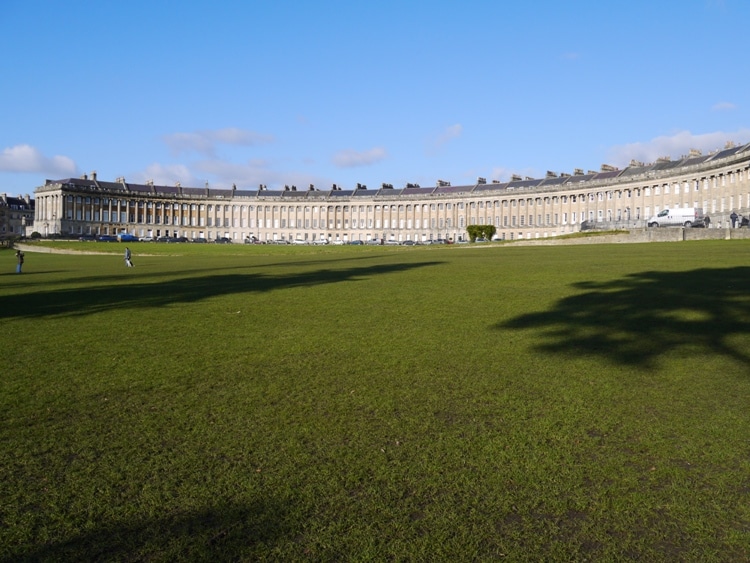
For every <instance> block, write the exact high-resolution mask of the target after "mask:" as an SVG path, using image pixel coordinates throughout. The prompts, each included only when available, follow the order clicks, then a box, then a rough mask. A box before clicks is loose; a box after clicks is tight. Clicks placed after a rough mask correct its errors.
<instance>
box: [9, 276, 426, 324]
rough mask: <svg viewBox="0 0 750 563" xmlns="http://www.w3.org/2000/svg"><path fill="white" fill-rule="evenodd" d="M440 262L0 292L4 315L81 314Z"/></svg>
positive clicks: (345, 278)
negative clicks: (16, 292)
mask: <svg viewBox="0 0 750 563" xmlns="http://www.w3.org/2000/svg"><path fill="white" fill-rule="evenodd" d="M437 264H440V262H421V263H407V264H381V265H373V266H362V267H358V268H344V269H338V270H335V269H334V270H328V269H325V270H317V271H312V272H302V273H294V274H289V275H274V276H271V275H265V274H263V273H257V274H236V273H235V274H219V275H210V276H200V275H198V274H197V273H195V275H192V276H189V277H184V278H179V279H173V280H169V281H166V282H161V283H145V282H141V283H132V282H133V279H130V280H128V281H129V282H130V283H127V284H123V285H113V284H111V283H108V284H106V285H101V286H95V287H85V288H81V287H77V288H70V289H57V290H52V291H48V290H43V291H32V292H28V293H23V294H19V295H4V296H0V318H14V317H20V318H24V317H25V318H35V317H46V316H51V315H65V316H81V315H90V314H94V313H99V312H102V311H110V310H112V309H125V308H143V307H163V306H167V305H172V304H175V303H191V302H195V301H200V300H202V299H207V298H210V297H215V296H217V295H228V294H234V293H255V292H266V291H271V290H278V289H286V288H290V287H300V286H304V287H313V286H317V285H322V284H331V283H339V282H347V281H359V280H363V279H366V278H369V277H372V276H377V275H381V274H392V273H396V272H405V271H408V270H412V269H414V268H422V267H427V266H434V265H437Z"/></svg>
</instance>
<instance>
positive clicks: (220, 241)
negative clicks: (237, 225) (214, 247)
mask: <svg viewBox="0 0 750 563" xmlns="http://www.w3.org/2000/svg"><path fill="white" fill-rule="evenodd" d="M214 242H215V243H216V244H232V239H230V238H227V237H219V238H217V239H216V240H214Z"/></svg>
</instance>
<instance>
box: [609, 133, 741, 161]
mask: <svg viewBox="0 0 750 563" xmlns="http://www.w3.org/2000/svg"><path fill="white" fill-rule="evenodd" d="M748 139H750V129H740V130H738V131H734V132H722V131H716V132H714V133H704V134H702V135H695V134H693V133H691V132H690V131H680V132H679V133H675V134H674V135H671V136H666V135H665V136H661V137H656V138H654V139H651V140H650V141H647V142H643V143H630V144H627V145H619V146H615V147H612V148H611V149H610V150H609V151H608V153H607V158H608V161H609V162H608V163H609V164H612V165H615V166H619V167H625V166H627V165H628V164H629V163H630V161H631V160H632V159H634V160H638V161H641V162H654V161H655V160H656V159H657V158H659V157H662V156H669V157H671V158H672V159H677V158H679V157H680V156H682V155H685V154H688V153H689V152H690V149H699V150H700V151H702V152H703V154H707V153H709V152H711V151H714V150H717V149H723V148H724V146H725V144H726V143H727V141H734V142H736V143H746V142H747V141H748Z"/></svg>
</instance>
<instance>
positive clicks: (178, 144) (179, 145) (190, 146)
mask: <svg viewBox="0 0 750 563" xmlns="http://www.w3.org/2000/svg"><path fill="white" fill-rule="evenodd" d="M163 139H164V142H165V143H166V144H167V146H168V147H169V149H170V150H171V151H172V153H173V154H181V153H184V152H197V153H201V154H205V155H209V156H213V155H214V154H215V153H216V146H217V145H233V146H254V145H262V144H267V143H271V142H273V140H274V138H273V136H271V135H264V134H261V133H256V132H254V131H247V130H245V129H238V128H236V127H228V128H225V129H214V130H206V131H195V132H193V133H171V134H169V135H165V136H164V137H163Z"/></svg>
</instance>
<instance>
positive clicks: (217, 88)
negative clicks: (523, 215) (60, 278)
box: [0, 0, 750, 195]
mask: <svg viewBox="0 0 750 563" xmlns="http://www.w3.org/2000/svg"><path fill="white" fill-rule="evenodd" d="M748 22H750V2H747V0H682V1H680V2H674V1H672V0H661V1H660V0H608V1H607V2H602V1H601V0H597V1H584V0H580V1H576V0H569V1H567V2H560V1H557V0H549V1H547V0H545V1H533V0H524V1H520V0H519V1H501V0H488V1H483V0H482V1H480V0H462V1H460V2H459V1H451V2H448V1H441V0H433V1H422V0H415V1H409V0H401V1H391V0H379V1H378V2H352V1H351V0H347V1H328V0H315V1H310V0H304V1H292V0H267V1H265V0H264V1H253V0H249V1H245V2H242V1H234V2H225V1H222V0H215V1H212V2H197V1H193V2H191V1H189V0H184V1H182V2H176V1H162V0H149V1H141V0H130V1H128V2H124V1H123V2H115V1H112V2H105V1H101V0H97V1H77V0H70V1H68V2H60V1H44V0H3V1H2V2H0V28H1V29H2V34H0V48H1V49H0V51H1V52H2V53H3V56H2V58H1V59H0V70H1V71H2V74H1V75H0V76H2V88H1V89H0V192H7V193H8V194H10V195H17V194H26V193H33V190H34V188H35V187H37V186H39V185H41V184H43V183H44V181H45V179H62V178H67V177H71V176H80V175H81V174H84V173H90V172H91V171H94V170H96V171H97V173H98V177H99V179H102V180H114V179H115V178H117V177H120V176H122V177H125V178H126V180H127V181H130V182H137V183H142V182H145V181H147V180H153V181H154V182H156V183H159V184H169V185H172V184H174V183H175V182H178V181H179V182H181V183H182V185H183V186H203V185H205V184H206V183H208V184H209V185H210V186H212V187H217V188H220V187H230V186H231V185H232V184H236V185H237V187H238V188H241V189H252V188H256V187H257V186H258V184H266V185H268V187H269V188H274V187H283V186H284V185H285V184H286V185H296V186H298V187H302V188H306V187H307V186H308V185H309V184H311V183H312V184H315V185H316V186H317V187H320V188H325V189H327V188H329V187H330V186H331V184H333V183H336V184H338V185H340V186H342V187H344V188H351V187H354V186H355V185H356V184H357V183H362V184H365V185H367V186H368V187H379V186H380V184H381V183H383V182H386V183H391V184H393V185H394V186H396V187H399V186H403V185H404V184H406V183H407V182H411V183H419V184H421V185H422V186H430V185H435V182H436V181H437V180H438V179H441V180H447V181H450V182H451V183H452V184H453V185H459V184H470V183H474V182H475V181H476V178H477V177H479V176H482V177H485V178H487V179H488V180H493V179H495V180H501V181H504V180H508V179H509V178H510V175H511V174H521V175H523V176H532V177H540V176H543V175H544V174H546V172H547V171H548V170H551V171H554V172H557V173H560V172H568V173H572V172H573V170H574V168H581V169H584V170H598V169H599V168H600V166H601V164H603V163H607V164H612V165H615V166H619V167H624V166H627V165H628V163H629V162H630V160H631V159H636V160H640V161H643V162H652V161H654V160H655V159H656V158H657V157H660V156H667V155H669V156H671V157H673V158H678V157H679V156H681V155H683V154H686V153H687V152H688V151H689V150H690V149H691V148H698V149H701V150H702V151H703V152H704V154H705V153H707V152H709V151H711V150H715V149H719V148H723V146H724V144H725V143H726V142H727V141H735V142H737V143H746V142H750V73H748V47H747V27H748Z"/></svg>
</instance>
